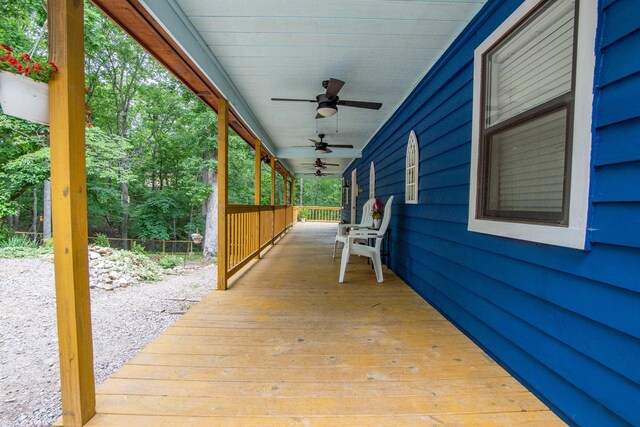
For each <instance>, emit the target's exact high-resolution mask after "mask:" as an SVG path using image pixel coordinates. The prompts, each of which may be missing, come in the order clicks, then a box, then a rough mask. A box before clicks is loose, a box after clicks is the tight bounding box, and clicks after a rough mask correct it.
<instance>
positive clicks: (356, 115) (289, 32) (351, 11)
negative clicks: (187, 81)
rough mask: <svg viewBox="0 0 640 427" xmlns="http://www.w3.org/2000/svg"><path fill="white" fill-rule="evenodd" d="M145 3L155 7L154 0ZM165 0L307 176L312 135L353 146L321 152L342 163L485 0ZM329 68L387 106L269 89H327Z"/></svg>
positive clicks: (263, 130)
mask: <svg viewBox="0 0 640 427" xmlns="http://www.w3.org/2000/svg"><path fill="white" fill-rule="evenodd" d="M146 3H147V7H148V8H149V9H150V10H151V11H154V8H155V9H156V10H155V11H156V12H158V8H159V7H160V6H157V5H156V6H154V4H155V2H151V1H148V2H146ZM162 3H163V4H164V5H165V6H163V7H164V8H165V9H166V8H171V9H172V10H173V11H175V13H176V14H177V15H179V16H180V19H181V20H182V23H183V25H184V28H185V31H175V26H174V27H173V28H174V31H173V32H172V35H173V36H174V37H176V39H177V41H178V42H179V43H180V44H181V45H182V46H183V48H185V49H186V50H187V51H189V49H190V47H193V46H194V41H195V42H196V43H197V45H198V48H199V49H204V50H206V51H207V52H206V53H207V55H206V56H207V58H209V59H210V60H211V61H212V63H213V64H215V67H216V68H219V69H221V73H220V74H221V76H222V78H224V79H225V80H226V81H225V84H224V85H223V86H224V87H225V88H227V90H232V91H233V92H234V93H233V96H231V97H230V99H235V100H236V102H240V103H242V105H243V106H244V107H246V108H247V109H248V111H250V113H249V115H251V116H252V117H251V120H248V123H249V125H250V126H252V123H253V126H254V127H256V128H258V129H259V131H260V132H257V133H258V134H260V136H261V137H262V138H265V139H266V140H268V141H269V144H270V145H271V146H272V147H274V150H275V154H276V156H278V157H279V158H281V160H283V161H284V163H285V164H286V165H287V166H288V167H289V168H290V169H291V170H292V172H294V173H295V174H296V175H297V176H305V175H302V174H305V173H313V172H314V168H313V167H311V166H303V164H304V163H313V161H314V160H315V158H316V157H318V156H316V155H315V153H314V150H313V147H312V144H311V142H309V141H308V139H309V138H315V139H318V138H317V134H318V133H325V134H326V138H325V142H328V143H330V144H331V143H335V144H351V145H353V146H354V150H348V149H335V150H334V152H333V153H331V154H330V155H323V156H321V157H323V158H331V161H330V162H331V163H337V164H339V166H337V167H336V166H333V167H330V168H328V169H327V170H326V171H327V172H335V173H339V172H341V171H342V170H343V169H344V168H345V167H346V166H347V165H348V164H349V162H350V161H351V160H352V159H353V157H354V156H358V155H359V152H360V150H361V149H362V148H363V147H364V146H365V145H366V144H367V143H368V141H369V140H370V139H371V138H372V137H373V135H374V133H375V132H376V131H377V129H379V128H380V126H381V125H382V124H383V123H384V122H385V121H386V120H387V119H388V118H389V117H390V116H391V115H392V114H393V112H394V111H395V110H396V109H397V107H398V106H399V105H400V104H401V103H402V101H403V100H404V99H405V97H406V96H407V95H408V94H409V92H410V91H411V89H412V88H413V87H415V85H416V84H417V83H418V81H419V80H420V79H421V78H422V76H424V74H425V73H426V72H427V71H428V69H429V67H431V66H432V65H433V64H434V63H435V62H436V61H437V59H438V58H439V57H440V56H441V55H442V53H443V52H444V51H445V50H446V49H447V47H448V46H449V45H450V44H451V42H452V41H453V40H454V39H455V38H456V37H457V36H458V34H459V33H460V31H462V29H463V28H464V27H465V26H466V24H467V23H468V22H469V20H470V19H471V18H473V16H474V15H475V14H476V13H477V12H478V11H479V10H480V8H481V7H482V6H483V4H484V3H485V0H448V1H447V0H431V1H418V0H417V1H404V0H402V1H401V0H352V1H345V0H340V1H338V0H325V1H322V2H318V1H310V0H264V1H238V0H215V1H211V0H162ZM167 5H168V6H167ZM160 15H162V14H161V13H160ZM186 33H189V40H187V38H186V37H185V36H184V35H185V34H186ZM180 37H182V38H183V39H184V40H179V38H180ZM200 53H201V52H200ZM199 57H202V55H200V56H199ZM194 58H195V56H194ZM205 68H206V67H203V69H205ZM329 78H336V79H339V80H343V81H345V82H346V83H345V85H344V87H343V88H342V90H341V91H340V93H339V96H340V99H343V100H345V99H346V100H354V101H369V102H381V103H382V104H383V105H382V108H381V109H380V110H377V111H376V110H366V109H358V108H350V107H344V106H338V113H337V114H336V115H335V116H333V117H330V118H325V119H321V120H316V119H315V115H316V111H315V109H316V107H317V104H316V103H315V102H314V103H310V102H308V103H302V102H274V101H271V98H272V97H278V98H301V99H315V97H316V95H318V94H321V93H324V91H325V90H324V89H323V88H322V85H321V83H322V81H323V80H328V79H329ZM212 80H214V79H213V78H212ZM214 83H216V82H215V80H214ZM228 88H231V89H228ZM225 96H227V97H229V96H230V95H227V94H226V93H225ZM243 117H244V116H243ZM252 120H253V122H252ZM254 130H255V129H254ZM301 145H302V146H308V148H300V147H299V146H301ZM341 156H342V157H341ZM309 177H310V176H309Z"/></svg>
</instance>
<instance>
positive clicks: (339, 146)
mask: <svg viewBox="0 0 640 427" xmlns="http://www.w3.org/2000/svg"><path fill="white" fill-rule="evenodd" d="M327 147H334V148H353V145H344V144H327Z"/></svg>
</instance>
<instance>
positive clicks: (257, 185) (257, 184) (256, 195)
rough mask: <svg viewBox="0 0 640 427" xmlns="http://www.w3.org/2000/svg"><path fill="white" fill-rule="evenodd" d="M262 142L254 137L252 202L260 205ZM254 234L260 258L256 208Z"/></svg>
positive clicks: (258, 223) (258, 225) (258, 224)
mask: <svg viewBox="0 0 640 427" xmlns="http://www.w3.org/2000/svg"><path fill="white" fill-rule="evenodd" d="M261 147H262V143H261V142H260V140H259V139H257V138H256V142H255V175H254V177H253V204H255V205H256V206H260V189H261V185H262V183H261V177H262V154H261V151H262V150H261ZM255 226H256V231H255V233H256V235H257V240H258V255H256V258H258V259H260V211H259V210H258V221H256V224H255Z"/></svg>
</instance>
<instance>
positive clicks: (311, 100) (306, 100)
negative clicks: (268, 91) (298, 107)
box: [271, 98, 318, 102]
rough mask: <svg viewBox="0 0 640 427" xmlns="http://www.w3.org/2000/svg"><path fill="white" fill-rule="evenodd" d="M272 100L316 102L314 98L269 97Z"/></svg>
mask: <svg viewBox="0 0 640 427" xmlns="http://www.w3.org/2000/svg"><path fill="white" fill-rule="evenodd" d="M271 100H272V101H293V102H318V101H316V100H315V99H291V98H271Z"/></svg>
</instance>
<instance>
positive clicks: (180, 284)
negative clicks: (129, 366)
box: [0, 259, 216, 426]
mask: <svg viewBox="0 0 640 427" xmlns="http://www.w3.org/2000/svg"><path fill="white" fill-rule="evenodd" d="M53 277H54V276H53V264H52V263H51V262H50V261H47V260H45V259H0V426H49V425H51V423H52V422H54V421H55V420H56V419H57V418H58V417H59V416H60V414H61V410H60V372H59V366H58V339H57V330H56V311H55V289H54V279H53ZM215 282H216V268H215V266H208V267H202V268H199V269H194V270H187V271H186V272H185V273H183V274H181V275H171V276H165V277H164V278H163V279H162V280H161V281H159V282H152V283H141V284H137V285H133V286H130V287H127V288H120V289H115V290H113V291H105V290H102V289H92V290H91V315H92V322H93V323H92V325H93V352H94V363H95V377H96V384H99V383H101V382H102V381H104V380H105V379H106V378H107V377H109V375H111V374H112V373H113V372H114V371H115V370H116V369H118V368H119V367H120V366H122V364H124V363H125V362H126V361H127V360H129V359H130V358H131V357H132V356H134V355H135V354H136V353H137V352H138V351H139V350H140V349H141V348H142V347H144V346H145V345H146V344H147V343H149V342H150V341H151V340H152V339H153V338H155V337H156V336H158V334H159V333H160V332H162V331H163V330H164V329H166V328H167V327H168V326H169V325H171V324H172V323H173V322H174V321H175V320H176V319H178V317H180V315H179V314H174V313H177V312H181V311H185V310H187V309H188V308H189V307H190V306H191V305H192V304H193V303H192V302H190V301H189V300H195V301H197V300H200V299H201V298H202V297H203V296H204V295H206V294H207V293H208V292H209V291H211V290H212V289H213V288H214V284H215Z"/></svg>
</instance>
